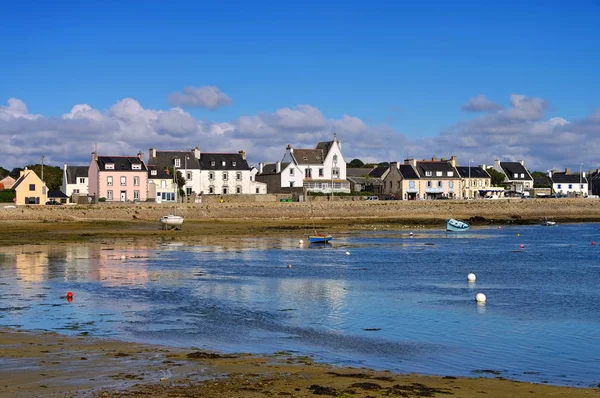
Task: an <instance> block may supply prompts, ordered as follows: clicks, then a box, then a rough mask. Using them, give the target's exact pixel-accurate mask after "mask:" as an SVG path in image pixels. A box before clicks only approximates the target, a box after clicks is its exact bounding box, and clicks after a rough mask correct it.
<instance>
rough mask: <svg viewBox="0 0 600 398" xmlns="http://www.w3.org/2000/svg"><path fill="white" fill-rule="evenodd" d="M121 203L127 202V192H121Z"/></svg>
mask: <svg viewBox="0 0 600 398" xmlns="http://www.w3.org/2000/svg"><path fill="white" fill-rule="evenodd" d="M121 202H127V191H121Z"/></svg>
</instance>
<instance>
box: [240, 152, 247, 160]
mask: <svg viewBox="0 0 600 398" xmlns="http://www.w3.org/2000/svg"><path fill="white" fill-rule="evenodd" d="M239 154H240V155H242V159H244V160H246V151H244V150H242V151H240V152H239Z"/></svg>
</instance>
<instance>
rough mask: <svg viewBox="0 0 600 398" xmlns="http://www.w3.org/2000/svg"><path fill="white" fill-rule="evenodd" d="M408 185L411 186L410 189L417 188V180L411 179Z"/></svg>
mask: <svg viewBox="0 0 600 398" xmlns="http://www.w3.org/2000/svg"><path fill="white" fill-rule="evenodd" d="M408 187H409V188H410V189H414V188H415V182H414V181H410V182H409V183H408Z"/></svg>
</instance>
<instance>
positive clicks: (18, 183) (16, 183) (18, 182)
mask: <svg viewBox="0 0 600 398" xmlns="http://www.w3.org/2000/svg"><path fill="white" fill-rule="evenodd" d="M29 173H30V172H29ZM29 173H25V174H23V175H22V176H21V177H19V178H17V181H16V182H15V183H14V184H13V186H12V187H11V188H10V189H12V190H13V191H14V190H16V189H17V187H18V186H19V185H21V183H22V182H23V181H25V178H27V176H28V175H29Z"/></svg>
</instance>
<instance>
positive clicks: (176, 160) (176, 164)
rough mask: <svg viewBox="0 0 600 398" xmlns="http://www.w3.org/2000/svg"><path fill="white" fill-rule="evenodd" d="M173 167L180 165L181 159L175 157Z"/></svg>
mask: <svg viewBox="0 0 600 398" xmlns="http://www.w3.org/2000/svg"><path fill="white" fill-rule="evenodd" d="M175 167H181V159H179V158H175Z"/></svg>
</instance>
